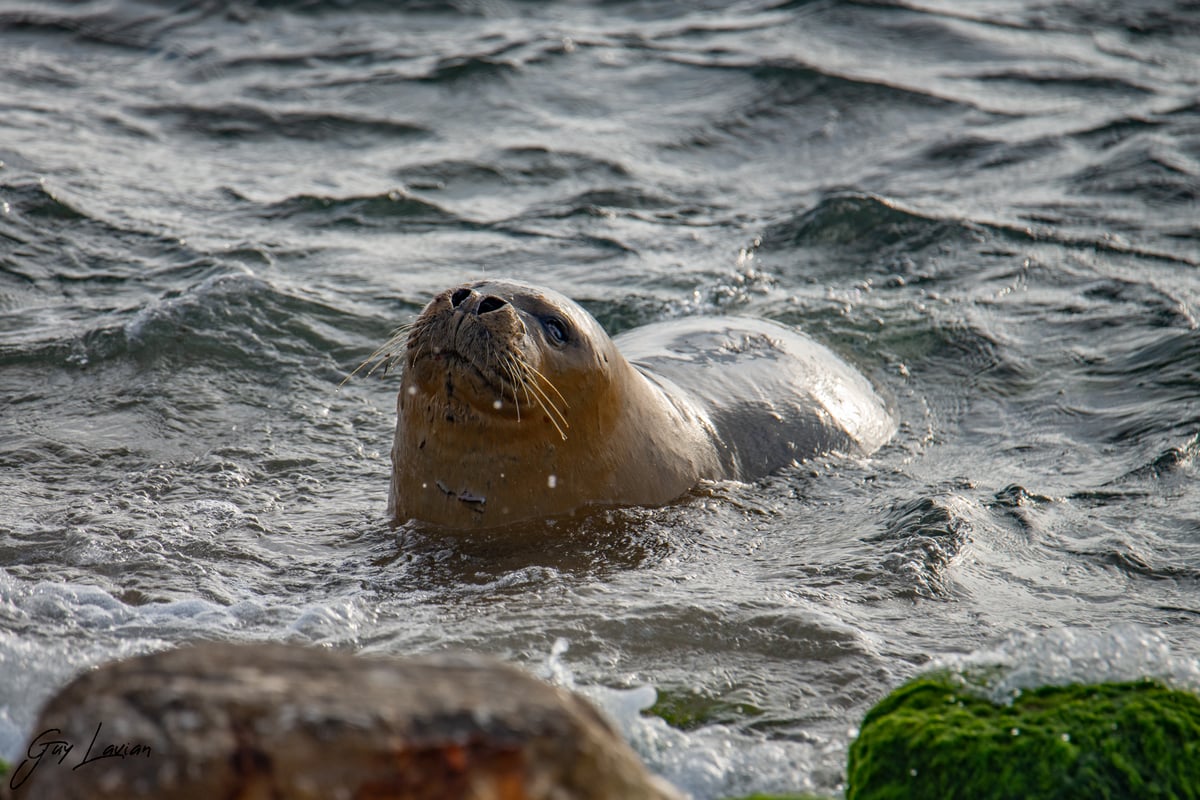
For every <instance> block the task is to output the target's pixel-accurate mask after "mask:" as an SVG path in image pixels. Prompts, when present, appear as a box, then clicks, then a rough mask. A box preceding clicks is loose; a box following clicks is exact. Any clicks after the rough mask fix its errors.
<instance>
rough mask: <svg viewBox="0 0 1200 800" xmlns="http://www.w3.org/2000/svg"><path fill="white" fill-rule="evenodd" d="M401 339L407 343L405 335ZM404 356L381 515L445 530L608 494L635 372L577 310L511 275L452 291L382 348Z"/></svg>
mask: <svg viewBox="0 0 1200 800" xmlns="http://www.w3.org/2000/svg"><path fill="white" fill-rule="evenodd" d="M401 340H402V341H403V344H401ZM381 353H382V356H383V363H384V364H390V363H394V362H397V361H401V360H402V361H403V364H404V375H403V378H402V380H401V385H400V393H399V397H398V398H397V412H398V414H397V417H398V418H397V425H396V439H395V445H394V446H393V449H392V465H393V466H392V491H391V497H390V503H389V505H390V510H391V513H392V514H393V516H394V518H395V519H396V520H397V521H404V520H406V519H410V518H416V519H419V520H422V521H425V522H433V523H436V524H442V525H448V526H451V527H475V526H478V525H481V524H482V525H496V524H504V523H506V522H509V521H512V520H514V519H519V518H521V517H526V516H549V515H554V514H559V513H566V512H570V511H573V510H575V509H576V508H578V507H579V506H580V505H583V504H586V503H588V502H590V501H591V500H592V495H593V494H594V493H596V492H599V493H600V499H606V496H605V494H604V493H605V492H606V491H607V488H606V487H607V484H609V483H611V482H612V479H611V477H610V476H609V475H608V473H611V472H615V470H616V464H615V460H616V459H615V457H607V456H605V455H604V452H603V450H602V448H597V447H596V444H597V443H603V442H605V441H606V440H608V439H610V438H611V434H612V430H613V424H614V422H613V421H614V418H617V417H619V416H621V415H622V414H623V413H625V412H624V409H625V404H624V400H623V397H624V385H625V384H626V383H627V382H628V380H629V377H630V372H631V368H630V367H629V365H628V363H627V362H626V361H625V360H624V359H623V358H622V357H621V354H620V353H619V352H618V351H617V349H616V347H615V346H614V345H613V343H612V340H611V339H609V337H608V335H607V334H606V333H605V332H604V330H603V329H602V328H601V327H600V325H599V324H598V323H597V322H596V321H595V319H593V318H592V316H591V315H590V314H588V313H587V311H585V310H584V309H583V308H581V307H580V306H579V305H577V304H576V303H575V302H574V301H572V300H570V299H569V298H567V297H564V296H563V295H561V294H559V293H557V292H554V291H551V290H548V289H543V288H540V287H535V286H530V285H527V284H522V283H517V282H515V281H498V280H497V281H476V282H472V283H466V284H463V285H461V286H456V287H453V288H450V289H447V290H445V291H443V292H441V293H440V294H438V295H437V296H436V297H434V298H433V300H432V301H430V302H429V304H428V305H427V306H426V307H425V309H424V310H423V311H422V312H421V314H420V316H419V317H418V318H417V320H416V321H415V322H414V323H413V324H412V325H411V326H410V327H409V328H408V329H407V332H406V333H402V334H400V335H398V337H397V339H395V340H393V344H392V345H391V346H385V348H384V349H383V351H381Z"/></svg>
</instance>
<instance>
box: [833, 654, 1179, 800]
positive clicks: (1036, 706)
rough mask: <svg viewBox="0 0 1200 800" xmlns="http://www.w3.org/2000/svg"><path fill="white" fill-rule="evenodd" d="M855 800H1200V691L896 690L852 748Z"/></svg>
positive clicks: (849, 793) (1127, 687)
mask: <svg viewBox="0 0 1200 800" xmlns="http://www.w3.org/2000/svg"><path fill="white" fill-rule="evenodd" d="M847 773H848V774H847V779H848V780H847V789H846V798H847V800H885V798H886V799H887V800H893V799H898V798H906V799H908V800H922V798H930V800H933V799H934V798H936V799H937V800H941V799H942V798H947V797H969V798H973V800H1000V799H1001V798H1025V799H1027V800H1049V798H1062V799H1064V800H1065V799H1066V798H1072V800H1094V798H1126V797H1128V798H1164V800H1165V799H1166V798H1198V797H1200V698H1198V697H1197V696H1196V695H1194V694H1191V693H1190V692H1185V691H1180V690H1177V689H1170V688H1168V687H1166V686H1164V685H1162V684H1160V683H1156V682H1153V681H1133V682H1124V683H1099V684H1091V685H1085V684H1073V685H1070V686H1046V687H1042V688H1038V689H1029V690H1025V691H1023V692H1021V693H1020V695H1019V696H1017V697H1014V698H1012V701H1011V702H1010V703H1000V704H997V703H993V702H992V701H991V700H990V699H987V698H984V697H980V696H977V695H975V694H973V693H972V692H971V691H970V690H968V689H966V688H965V687H964V685H963V683H962V681H957V680H955V676H954V675H951V674H935V675H929V676H925V677H922V678H918V679H917V680H914V681H912V682H911V683H908V684H906V685H904V686H901V687H900V688H899V689H897V690H895V691H894V692H892V693H891V694H890V695H888V697H886V698H884V699H883V700H882V701H881V702H880V703H879V704H878V705H876V706H875V707H874V708H873V709H871V711H870V712H868V714H867V716H866V718H865V719H864V720H863V724H862V728H861V731H860V733H859V736H858V738H857V739H856V740H855V741H854V742H853V743H852V744H851V746H850V763H849V768H848V770H847Z"/></svg>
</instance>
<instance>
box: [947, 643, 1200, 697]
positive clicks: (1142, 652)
mask: <svg viewBox="0 0 1200 800" xmlns="http://www.w3.org/2000/svg"><path fill="white" fill-rule="evenodd" d="M937 666H938V667H939V668H946V669H950V670H952V671H954V672H958V673H961V674H962V675H963V676H964V677H963V680H964V685H965V687H966V688H968V689H971V690H974V691H977V692H979V693H981V694H982V695H983V696H985V697H987V698H988V699H990V700H991V701H992V702H994V703H998V704H1000V703H1011V702H1012V701H1013V700H1014V699H1015V698H1017V697H1019V696H1020V695H1021V693H1022V691H1024V690H1025V689H1033V688H1036V687H1039V686H1066V685H1069V684H1072V683H1107V682H1119V681H1135V680H1141V679H1145V678H1152V679H1157V680H1160V681H1163V682H1164V683H1166V684H1167V685H1169V686H1172V687H1175V688H1179V689H1188V690H1192V691H1197V690H1200V661H1198V660H1197V659H1194V658H1186V657H1182V656H1178V655H1176V654H1175V653H1174V652H1173V651H1172V648H1171V643H1170V641H1169V640H1168V639H1167V637H1166V636H1164V635H1163V634H1162V633H1159V632H1158V631H1155V630H1151V629H1148V628H1143V627H1140V626H1137V625H1132V624H1123V625H1118V626H1114V627H1113V628H1110V629H1108V630H1103V631H1098V630H1088V629H1076V628H1061V629H1056V630H1051V631H1044V632H1022V633H1014V634H1012V635H1010V636H1009V637H1008V638H1007V639H1006V640H1005V641H1003V642H1001V643H1000V644H999V645H997V646H996V647H995V648H991V649H987V650H981V651H978V652H976V653H972V654H971V655H968V656H958V657H954V658H951V659H946V660H943V661H942V662H941V663H939V664H938V665H937Z"/></svg>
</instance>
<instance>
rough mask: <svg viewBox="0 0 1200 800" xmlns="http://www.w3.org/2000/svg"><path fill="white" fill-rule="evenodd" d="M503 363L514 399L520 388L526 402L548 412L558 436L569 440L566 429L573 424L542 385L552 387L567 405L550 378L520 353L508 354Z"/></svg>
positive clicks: (551, 389)
mask: <svg viewBox="0 0 1200 800" xmlns="http://www.w3.org/2000/svg"><path fill="white" fill-rule="evenodd" d="M502 363H503V366H504V369H505V371H506V372H507V373H508V375H509V377H510V381H511V383H512V384H513V398H514V399H515V398H516V388H517V387H518V386H520V387H521V391H522V392H523V393H524V394H525V402H527V403H537V405H538V406H539V407H540V408H541V409H542V410H543V411H545V412H546V416H547V417H549V419H550V422H551V423H552V424H553V425H554V429H555V430H557V431H558V435H559V436H561V437H562V438H563V440H564V441H565V440H566V438H567V431H566V429H567V428H569V427H571V423H569V422H568V421H567V416H566V414H564V413H563V412H562V409H560V408H559V407H558V404H557V403H556V402H555V401H554V398H553V397H551V396H550V394H549V392H547V391H546V390H545V389H544V388H543V387H542V384H543V383H544V384H545V385H546V386H548V387H550V391H552V392H554V394H555V395H557V396H558V399H559V400H560V401H562V403H563V405H566V403H567V401H566V399H564V398H563V396H562V393H561V392H559V391H558V389H557V388H556V387H555V386H554V384H553V383H552V382H551V381H550V379H549V378H547V377H546V376H545V375H543V374H542V373H541V372H538V371H537V370H536V369H534V368H533V367H532V366H530V365H529V362H527V361H526V360H525V359H524V358H522V357H521V355H520V354H519V353H506V354H505V359H504V361H503V362H502ZM517 408H518V409H519V408H520V404H518V405H517ZM518 413H519V412H518Z"/></svg>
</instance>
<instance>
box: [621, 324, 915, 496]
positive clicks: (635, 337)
mask: <svg viewBox="0 0 1200 800" xmlns="http://www.w3.org/2000/svg"><path fill="white" fill-rule="evenodd" d="M613 341H614V343H615V344H616V345H617V346H618V347H619V348H620V350H621V353H622V354H623V355H624V356H625V358H626V359H628V360H629V362H630V363H631V364H633V365H634V366H635V367H636V368H637V369H639V370H640V371H641V372H642V373H643V374H644V375H645V376H646V377H647V378H648V379H649V380H651V381H652V382H655V383H658V384H659V385H664V384H667V383H670V384H674V385H675V386H676V387H678V388H679V389H681V390H683V391H682V392H670V391H669V392H668V394H670V395H675V396H679V395H681V394H682V395H684V396H688V397H691V398H692V399H694V400H695V402H696V405H697V407H698V409H697V410H698V411H700V412H701V413H703V414H704V415H706V416H707V418H708V420H709V422H710V424H711V425H712V426H713V429H714V433H715V436H714V437H713V440H714V441H715V442H717V443H718V449H719V450H720V451H721V452H720V455H721V460H722V463H723V466H724V468H725V470H726V474H724V475H719V476H713V477H718V478H734V479H738V480H753V479H755V478H759V477H762V476H763V475H766V474H768V473H770V472H772V471H774V470H776V469H779V468H780V467H783V466H786V465H788V464H791V463H793V462H796V461H803V460H804V459H807V458H812V457H814V456H818V455H821V454H824V453H829V452H833V451H838V452H843V453H848V454H855V455H866V454H869V453H872V452H874V451H875V450H877V449H878V448H879V447H881V446H882V445H883V444H884V443H885V442H887V441H888V440H889V439H890V438H891V437H892V434H894V433H895V431H896V422H895V420H894V419H893V417H892V415H891V414H890V413H889V411H888V409H887V406H886V404H885V403H884V402H883V400H882V399H881V398H880V397H879V395H878V394H877V393H876V392H875V389H874V388H873V387H872V386H871V384H870V383H869V382H868V381H867V379H866V378H865V377H863V376H862V374H860V373H859V372H858V371H857V370H855V369H854V368H853V367H851V366H850V365H848V364H847V363H846V362H845V361H843V360H842V359H841V358H840V357H838V356H837V355H836V354H835V353H833V352H832V351H831V350H829V349H828V348H826V347H824V346H823V345H820V344H818V343H817V342H815V341H813V340H812V339H809V338H808V337H807V336H804V335H803V334H801V333H799V332H797V331H795V330H792V329H791V328H788V327H785V326H783V325H780V324H778V323H775V322H770V321H768V320H761V319H750V318H740V317H711V316H703V317H688V318H684V319H678V320H670V321H667V322H660V323H655V324H652V325H647V326H645V327H642V328H638V329H635V330H632V331H628V332H626V333H623V334H621V335H619V336H617V337H614V339H613Z"/></svg>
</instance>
